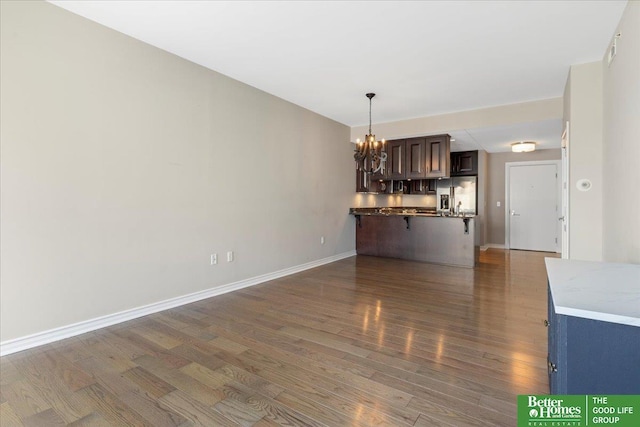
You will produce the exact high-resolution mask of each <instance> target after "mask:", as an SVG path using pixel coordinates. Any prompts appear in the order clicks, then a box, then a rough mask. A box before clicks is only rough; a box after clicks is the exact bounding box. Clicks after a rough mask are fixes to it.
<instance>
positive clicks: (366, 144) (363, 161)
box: [353, 93, 387, 174]
mask: <svg viewBox="0 0 640 427" xmlns="http://www.w3.org/2000/svg"><path fill="white" fill-rule="evenodd" d="M366 96H367V98H369V134H368V135H367V136H366V137H365V139H364V141H360V138H358V140H357V141H356V149H355V154H354V155H353V158H354V159H355V161H356V164H357V167H358V170H359V171H362V172H366V173H368V174H373V173H377V172H380V170H382V168H383V167H384V163H385V162H386V161H387V153H386V152H385V148H384V143H385V140H384V139H383V140H382V141H376V136H375V135H374V134H373V132H371V99H372V98H373V97H374V96H376V94H375V93H368V94H367V95H366Z"/></svg>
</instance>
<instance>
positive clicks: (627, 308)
mask: <svg viewBox="0 0 640 427" xmlns="http://www.w3.org/2000/svg"><path fill="white" fill-rule="evenodd" d="M545 264H546V267H547V276H548V278H549V288H550V290H551V295H552V296H553V302H554V305H555V309H556V312H557V313H558V314H564V315H568V316H576V317H582V318H587V319H594V320H601V321H605V322H613V323H620V324H624V325H631V326H637V327H640V265H638V264H619V263H607V262H595V261H574V260H567V259H558V258H545Z"/></svg>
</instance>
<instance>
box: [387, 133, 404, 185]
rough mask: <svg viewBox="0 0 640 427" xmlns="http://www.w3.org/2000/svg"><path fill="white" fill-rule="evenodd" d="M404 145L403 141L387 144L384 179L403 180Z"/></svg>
mask: <svg viewBox="0 0 640 427" xmlns="http://www.w3.org/2000/svg"><path fill="white" fill-rule="evenodd" d="M405 144H406V141H405V140H404V139H396V140H393V141H388V142H387V176H386V179H394V180H395V179H405V170H404V169H405V162H406V160H405V147H406V145H405Z"/></svg>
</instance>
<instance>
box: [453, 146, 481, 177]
mask: <svg viewBox="0 0 640 427" xmlns="http://www.w3.org/2000/svg"><path fill="white" fill-rule="evenodd" d="M467 175H478V151H477V150H476V151H460V152H457V153H451V176H467Z"/></svg>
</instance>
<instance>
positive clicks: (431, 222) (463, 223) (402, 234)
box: [350, 207, 478, 267]
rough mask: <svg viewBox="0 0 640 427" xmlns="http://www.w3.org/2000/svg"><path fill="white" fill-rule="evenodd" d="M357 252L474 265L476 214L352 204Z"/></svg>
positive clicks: (465, 265) (476, 249)
mask: <svg viewBox="0 0 640 427" xmlns="http://www.w3.org/2000/svg"><path fill="white" fill-rule="evenodd" d="M350 213H351V215H353V216H354V217H355V220H356V252H357V253H358V254H359V255H372V256H381V257H389V258H401V259H408V260H413V261H424V262H431V263H436V264H445V265H455V266H461V267H474V266H475V263H476V257H477V254H478V247H477V246H475V217H474V216H444V215H438V214H437V213H436V212H435V210H433V209H427V208H408V207H393V208H390V207H385V208H351V210H350Z"/></svg>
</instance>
